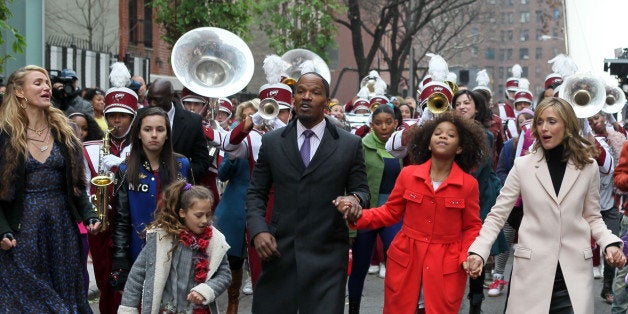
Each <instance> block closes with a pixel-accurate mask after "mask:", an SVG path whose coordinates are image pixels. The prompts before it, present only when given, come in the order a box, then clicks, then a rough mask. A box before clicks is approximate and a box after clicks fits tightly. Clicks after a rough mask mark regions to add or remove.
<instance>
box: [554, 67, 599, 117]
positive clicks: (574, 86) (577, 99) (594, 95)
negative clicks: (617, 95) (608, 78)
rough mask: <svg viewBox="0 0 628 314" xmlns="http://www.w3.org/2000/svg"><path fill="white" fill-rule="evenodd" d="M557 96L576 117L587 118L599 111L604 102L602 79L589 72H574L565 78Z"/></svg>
mask: <svg viewBox="0 0 628 314" xmlns="http://www.w3.org/2000/svg"><path fill="white" fill-rule="evenodd" d="M561 86H562V88H561V89H560V93H559V97H560V98H562V99H565V100H566V101H567V102H569V104H571V107H572V108H573V110H574V112H575V113H576V117H578V118H588V117H591V116H593V115H595V114H596V113H598V112H600V110H602V108H603V107H604V104H605V102H606V88H605V84H604V82H603V81H602V79H600V78H598V77H595V76H593V75H590V74H574V75H570V76H569V77H567V78H566V79H565V81H564V82H563V84H561Z"/></svg>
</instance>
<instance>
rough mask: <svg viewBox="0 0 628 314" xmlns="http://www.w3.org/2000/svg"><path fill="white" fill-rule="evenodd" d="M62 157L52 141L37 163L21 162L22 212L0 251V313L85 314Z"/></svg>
mask: <svg viewBox="0 0 628 314" xmlns="http://www.w3.org/2000/svg"><path fill="white" fill-rule="evenodd" d="M65 180H66V178H65V169H64V160H63V156H62V155H61V151H60V149H59V147H57V146H56V145H53V147H52V151H51V153H50V156H49V157H48V159H47V160H46V161H45V162H44V163H41V162H39V161H37V160H35V159H34V158H32V157H31V156H29V157H28V159H27V160H26V183H25V188H24V195H23V197H24V200H23V203H24V210H23V216H22V218H21V221H20V226H21V228H20V230H18V231H15V237H16V240H17V246H16V247H14V248H12V249H10V250H8V251H4V250H0V304H2V306H1V307H0V312H2V313H91V312H92V311H91V308H90V307H89V304H88V302H87V292H86V291H85V286H84V282H83V280H84V278H83V271H82V265H81V263H82V262H81V243H80V240H79V231H78V228H77V225H76V222H74V221H72V218H71V214H70V211H69V210H68V199H67V193H66V191H65V189H66V187H65V186H66V182H65Z"/></svg>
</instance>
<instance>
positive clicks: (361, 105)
mask: <svg viewBox="0 0 628 314" xmlns="http://www.w3.org/2000/svg"><path fill="white" fill-rule="evenodd" d="M352 108H353V109H352V110H351V112H353V113H355V112H356V111H358V110H360V109H366V110H370V109H371V103H370V102H369V101H368V100H366V99H364V98H356V99H355V100H354V101H353V104H352Z"/></svg>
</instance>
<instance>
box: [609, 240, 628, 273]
mask: <svg viewBox="0 0 628 314" xmlns="http://www.w3.org/2000/svg"><path fill="white" fill-rule="evenodd" d="M604 259H605V260H606V262H607V263H608V265H609V266H611V267H619V268H621V267H624V266H625V265H626V255H624V252H623V251H622V250H621V249H620V248H619V247H617V246H614V245H609V246H607V247H606V249H605V250H604Z"/></svg>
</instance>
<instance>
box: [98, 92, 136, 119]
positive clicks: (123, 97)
mask: <svg viewBox="0 0 628 314" xmlns="http://www.w3.org/2000/svg"><path fill="white" fill-rule="evenodd" d="M113 112H121V113H127V114H130V115H133V116H135V113H136V112H137V94H136V93H135V92H134V91H133V90H132V89H130V88H126V87H112V88H110V89H108V90H107V93H106V94H105V109H104V114H105V115H106V114H108V113H113Z"/></svg>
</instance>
